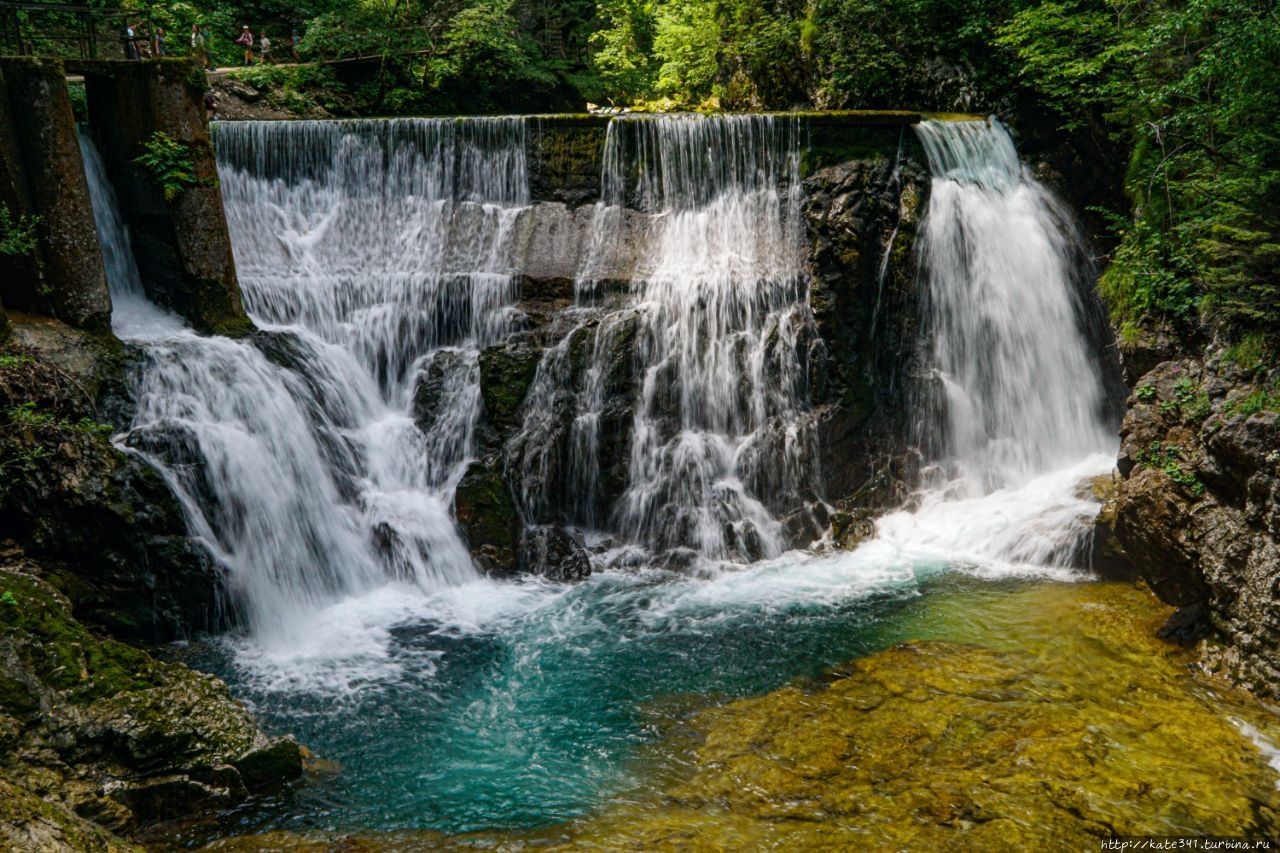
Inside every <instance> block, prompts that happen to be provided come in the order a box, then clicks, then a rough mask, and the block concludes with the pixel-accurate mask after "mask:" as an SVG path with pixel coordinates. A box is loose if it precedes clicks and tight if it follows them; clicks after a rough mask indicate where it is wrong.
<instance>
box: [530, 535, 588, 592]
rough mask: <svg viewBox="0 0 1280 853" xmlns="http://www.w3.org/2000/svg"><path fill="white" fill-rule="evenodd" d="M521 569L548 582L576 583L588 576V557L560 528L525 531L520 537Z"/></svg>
mask: <svg viewBox="0 0 1280 853" xmlns="http://www.w3.org/2000/svg"><path fill="white" fill-rule="evenodd" d="M520 569H521V571H523V572H526V573H529V574H536V575H542V576H543V577H546V578H550V579H551V580H560V581H576V580H582V579H583V578H585V577H588V576H590V574H591V558H590V557H588V556H587V551H586V549H585V548H583V547H582V544H581V543H579V542H578V540H576V539H574V538H573V537H572V536H571V535H569V533H568V532H567V531H566V530H565V529H564V528H563V527H554V526H543V525H539V526H536V527H529V528H526V529H525V531H524V533H523V534H522V535H521V537H520Z"/></svg>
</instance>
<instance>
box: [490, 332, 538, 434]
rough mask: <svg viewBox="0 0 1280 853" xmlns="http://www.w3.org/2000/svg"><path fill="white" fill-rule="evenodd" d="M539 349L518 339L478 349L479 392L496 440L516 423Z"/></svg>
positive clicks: (516, 425)
mask: <svg viewBox="0 0 1280 853" xmlns="http://www.w3.org/2000/svg"><path fill="white" fill-rule="evenodd" d="M541 357H542V353H541V351H540V350H538V349H537V348H535V347H533V346H530V345H528V344H526V343H524V342H522V341H515V342H511V343H508V344H503V345H499V346H494V347H489V348H488V349H486V350H485V351H484V352H482V353H480V396H481V399H483V401H484V415H485V420H486V422H487V423H488V424H489V425H491V426H492V427H493V429H494V430H495V431H496V432H497V434H498V436H499V441H505V436H509V435H510V434H511V432H512V431H514V430H515V429H516V428H517V427H518V426H519V425H520V407H521V406H522V405H523V404H524V399H525V396H526V395H527V394H528V393H529V386H530V384H531V383H532V382H533V376H534V374H535V373H536V372H537V370H538V362H539V360H540V359H541Z"/></svg>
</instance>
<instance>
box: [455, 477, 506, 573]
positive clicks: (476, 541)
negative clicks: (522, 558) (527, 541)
mask: <svg viewBox="0 0 1280 853" xmlns="http://www.w3.org/2000/svg"><path fill="white" fill-rule="evenodd" d="M453 503H454V517H455V518H456V519H457V521H458V526H459V527H460V528H461V529H462V533H463V535H464V536H465V537H466V539H467V544H468V545H469V546H470V548H471V556H472V557H473V558H474V559H475V561H476V563H477V565H479V566H480V568H481V569H483V570H484V571H486V572H489V573H491V574H497V575H507V574H513V573H515V572H516V571H518V569H519V548H520V517H519V515H518V514H517V512H516V504H515V500H514V499H513V498H512V496H511V488H510V486H509V485H508V484H507V479H506V477H504V476H503V474H502V472H501V471H499V470H497V468H496V467H494V466H491V465H486V464H485V463H483V462H472V463H471V464H470V465H469V466H468V467H467V470H466V473H464V474H463V475H462V480H461V481H460V482H459V483H458V488H457V490H456V491H455V492H454V497H453Z"/></svg>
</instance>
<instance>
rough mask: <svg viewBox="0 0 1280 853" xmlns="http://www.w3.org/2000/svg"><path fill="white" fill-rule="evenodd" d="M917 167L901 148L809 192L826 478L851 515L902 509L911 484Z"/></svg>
mask: <svg viewBox="0 0 1280 853" xmlns="http://www.w3.org/2000/svg"><path fill="white" fill-rule="evenodd" d="M905 141H906V140H904V143H905ZM919 157H920V155H919V153H918V152H917V151H916V150H915V148H914V143H912V144H911V145H906V144H904V147H903V150H902V151H901V152H900V153H899V155H897V156H895V155H894V154H892V153H891V152H887V151H882V152H881V153H880V154H879V155H878V156H871V157H868V158H867V159H864V160H857V161H852V162H847V163H842V164H840V165H837V166H832V167H829V168H826V169H823V170H822V171H820V172H817V173H816V174H814V175H812V176H811V177H809V178H808V179H807V180H806V181H805V191H806V199H805V221H806V224H807V227H808V232H809V242H810V247H811V248H810V258H811V268H812V279H811V283H810V304H811V305H812V306H813V313H814V319H815V320H816V321H817V326H818V333H819V340H817V341H814V342H812V348H813V358H812V362H811V364H812V369H811V378H810V384H811V387H812V388H813V393H814V403H815V404H817V405H818V406H819V407H820V409H821V418H820V420H819V441H820V446H821V447H822V475H823V479H824V485H825V488H826V492H827V497H828V499H836V500H839V499H846V498H847V499H849V500H850V501H851V503H850V507H852V506H854V505H857V506H860V507H864V508H865V507H868V506H878V507H887V506H891V505H894V504H896V503H898V502H900V500H901V499H902V497H903V496H904V485H903V484H904V483H905V482H907V481H908V480H909V479H910V465H911V455H910V453H909V451H908V441H909V434H910V424H909V421H908V417H907V403H908V401H907V389H908V381H907V380H908V372H909V368H910V365H911V364H912V362H913V359H914V358H915V354H916V349H917V347H916V343H917V342H916V334H917V327H918V321H917V319H916V318H917V316H918V314H917V310H916V295H915V256H914V252H913V250H912V246H913V244H914V240H915V234H916V229H917V227H918V225H919V223H920V216H921V214H922V213H923V211H924V206H925V202H926V199H927V196H928V187H929V177H928V173H927V171H926V170H925V169H924V167H923V166H922V165H921V162H922V161H921V160H920V159H919ZM854 449H856V451H855V452H851V450H854Z"/></svg>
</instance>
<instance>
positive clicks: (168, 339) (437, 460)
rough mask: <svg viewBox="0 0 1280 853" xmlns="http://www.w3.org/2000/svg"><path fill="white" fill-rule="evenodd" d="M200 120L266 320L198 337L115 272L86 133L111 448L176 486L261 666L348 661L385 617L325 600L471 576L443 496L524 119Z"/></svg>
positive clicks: (517, 169) (105, 199)
mask: <svg viewBox="0 0 1280 853" xmlns="http://www.w3.org/2000/svg"><path fill="white" fill-rule="evenodd" d="M217 133H218V136H219V153H220V157H221V164H220V176H221V179H222V187H223V194H224V200H225V204H226V210H227V218H228V223H229V226H230V229H231V236H232V243H233V246H234V249H235V253H236V263H237V268H238V273H239V279H240V284H241V289H242V291H243V294H244V300H245V304H246V308H247V309H248V311H249V313H250V316H251V317H252V318H253V319H254V321H255V323H256V324H257V325H258V326H259V328H262V329H264V330H265V332H264V333H263V334H260V335H258V336H255V338H254V339H251V340H230V339H226V338H220V337H201V336H198V335H196V334H194V333H192V332H190V331H189V330H187V329H185V328H183V327H182V325H181V323H179V322H178V321H177V320H176V319H175V318H173V317H172V316H170V315H167V314H164V313H163V312H160V311H158V310H157V309H155V308H154V307H152V306H151V305H150V303H148V302H146V301H145V298H144V297H143V296H142V294H141V288H140V286H138V284H137V272H136V269H134V268H133V266H132V264H131V263H125V262H121V263H114V262H113V261H112V259H117V258H118V259H129V258H130V250H129V247H128V242H127V241H128V234H127V231H126V229H124V227H123V223H122V222H121V221H120V218H119V215H118V213H116V211H115V209H114V199H113V198H112V197H111V190H110V186H109V183H108V182H107V181H106V179H105V173H103V172H102V170H101V164H100V161H98V160H97V157H96V152H93V151H92V145H91V144H89V145H87V147H86V151H87V162H88V163H89V166H88V171H89V176H90V182H91V188H92V189H93V191H94V198H95V209H96V210H97V212H98V216H99V228H100V231H101V232H102V237H103V241H102V242H103V245H104V254H105V255H106V257H107V258H108V260H109V263H111V266H112V276H111V277H112V287H113V298H114V299H115V303H116V310H115V315H114V321H115V325H116V329H117V333H118V334H120V335H121V336H122V337H124V338H126V339H128V340H131V341H133V342H135V343H138V344H140V345H141V346H142V347H143V349H144V350H145V352H146V355H147V359H148V363H147V367H146V369H145V370H144V371H143V373H142V377H141V379H140V382H139V387H138V388H137V397H138V410H137V413H136V416H135V419H134V424H133V428H132V429H131V430H130V432H129V433H128V434H127V435H126V436H123V437H122V439H121V443H122V446H124V447H126V448H128V449H130V450H132V451H133V452H137V453H140V454H142V455H143V456H144V457H145V458H147V459H148V460H149V461H150V462H151V463H152V464H153V465H154V466H155V467H157V469H159V470H160V471H161V473H162V474H163V475H164V476H165V477H166V479H167V480H168V481H169V483H170V484H171V485H172V486H173V487H174V489H175V491H176V492H177V493H178V494H179V496H180V498H181V499H182V501H183V504H184V508H185V510H186V512H187V516H188V521H189V524H190V526H191V529H192V532H193V534H194V535H195V536H197V537H198V538H199V539H200V540H201V541H203V542H204V543H205V544H206V545H207V546H208V548H209V549H210V551H211V552H212V553H213V555H214V556H215V558H216V559H217V560H218V562H219V563H220V564H221V566H222V567H223V569H224V572H225V577H226V580H227V583H228V585H229V587H230V589H231V591H232V594H233V596H234V600H235V602H236V603H237V604H238V605H240V606H241V607H242V608H243V609H244V612H245V615H246V617H247V620H248V623H249V627H250V630H251V635H252V636H253V638H254V643H255V648H256V649H257V654H259V655H260V656H261V657H262V658H264V659H267V660H270V661H271V662H272V663H273V664H274V665H277V666H279V667H280V668H281V669H287V668H288V667H289V666H290V665H291V662H301V663H303V664H305V663H306V662H307V661H312V662H314V660H315V657H316V654H317V653H319V654H321V656H322V657H324V658H325V659H326V660H328V661H329V662H330V663H332V660H333V659H334V658H335V657H336V658H344V657H346V658H350V659H352V661H353V663H352V667H351V673H352V674H354V673H356V672H358V671H360V670H361V669H363V668H364V667H365V666H367V665H369V664H370V663H371V659H374V658H377V656H378V655H377V654H376V648H377V647H378V644H377V642H376V640H374V641H371V640H370V637H371V635H370V631H373V632H374V633H375V634H376V633H377V632H378V631H379V630H382V631H385V628H384V627H382V626H383V625H385V623H381V624H379V625H367V624H364V625H353V624H351V623H350V622H349V621H348V622H344V621H343V620H342V619H341V618H336V619H335V618H334V617H335V612H338V611H335V610H334V608H335V607H339V606H340V604H341V602H343V601H351V600H358V599H360V598H361V597H364V596H369V595H371V594H372V593H373V592H374V591H377V590H387V589H389V588H390V589H398V590H400V593H399V597H403V595H404V594H406V593H407V591H408V590H410V589H416V590H418V594H421V592H423V591H429V590H432V589H435V588H438V587H440V586H442V585H453V584H460V583H466V582H469V581H474V580H475V579H476V574H475V570H474V568H473V567H472V564H471V560H470V556H469V554H468V552H467V550H466V548H465V546H464V544H463V543H462V542H461V540H460V539H459V537H458V535H457V532H456V530H455V527H454V524H453V522H452V519H451V518H450V514H449V506H450V503H451V498H452V490H453V488H454V486H455V485H456V481H457V479H458V477H460V476H461V471H462V469H463V467H464V466H465V462H466V461H467V457H468V455H469V453H470V436H471V429H472V426H473V425H474V422H475V418H476V414H477V411H478V389H477V372H476V371H477V367H476V355H477V352H478V349H479V348H480V347H482V346H483V345H485V344H486V343H488V342H491V341H492V340H493V339H494V338H495V337H497V336H499V335H501V334H502V333H503V332H504V331H505V329H506V326H507V323H508V321H509V319H510V315H511V309H510V307H509V306H510V303H511V302H512V301H513V298H514V289H513V286H512V282H511V277H510V275H509V269H508V266H509V264H508V261H507V257H506V252H507V238H508V235H509V233H510V226H511V223H512V222H513V221H514V218H515V217H516V216H517V215H518V213H519V211H520V209H521V208H522V207H523V206H524V205H525V204H526V203H527V198H528V189H527V176H526V173H525V170H524V150H525V146H524V138H523V123H522V122H520V121H518V120H493V121H467V122H461V121H457V122H455V121H447V120H439V121H435V120H421V121H404V122H367V123H343V124H337V123H286V124H274V123H263V124H256V123H245V124H238V125H223V126H220V127H219V128H217ZM433 359H443V361H442V367H441V371H442V373H443V380H442V382H441V383H440V385H441V391H440V395H441V402H440V406H439V408H440V411H441V415H440V416H439V417H436V418H435V419H434V420H433V422H432V424H431V426H430V428H428V429H426V430H425V431H424V430H420V429H419V428H418V427H417V426H416V425H415V423H414V420H413V417H412V415H411V411H410V407H411V403H412V391H413V385H414V381H415V378H416V377H417V375H418V374H419V373H420V372H422V371H423V370H425V369H426V368H427V367H428V365H429V364H430V363H431V362H432V360H433ZM389 583H392V584H393V586H392V587H388V584H389ZM379 595H381V596H382V597H383V598H385V597H386V593H385V592H383V593H379ZM373 597H374V599H377V598H378V595H374V596H373ZM391 597H392V598H396V597H397V596H396V595H392V596H391ZM401 610H402V611H403V610H404V607H403V606H402V607H401ZM358 621H359V620H357V622H358ZM361 638H363V639H361ZM320 649H323V652H320V651H319V650H320ZM371 668H372V669H373V670H374V671H376V666H373V667H371Z"/></svg>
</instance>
